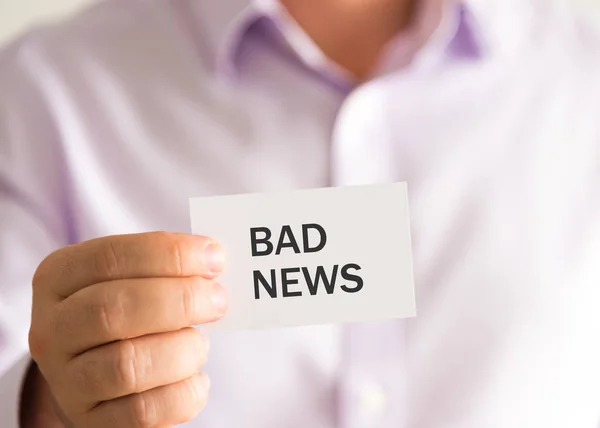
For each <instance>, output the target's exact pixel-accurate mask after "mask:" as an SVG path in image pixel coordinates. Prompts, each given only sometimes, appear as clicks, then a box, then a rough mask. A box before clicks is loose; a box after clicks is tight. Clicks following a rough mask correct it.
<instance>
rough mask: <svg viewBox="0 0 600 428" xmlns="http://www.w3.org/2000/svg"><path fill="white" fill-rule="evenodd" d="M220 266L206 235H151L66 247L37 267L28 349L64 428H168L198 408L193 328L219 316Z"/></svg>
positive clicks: (199, 354) (203, 388)
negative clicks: (57, 410) (64, 424)
mask: <svg viewBox="0 0 600 428" xmlns="http://www.w3.org/2000/svg"><path fill="white" fill-rule="evenodd" d="M223 262H224V259H223V255H222V251H221V248H220V247H219V246H218V244H216V243H215V242H214V241H211V240H210V239H208V238H204V237H199V236H189V235H177V234H169V233H150V234H141V235H124V236H114V237H108V238H101V239H96V240H92V241H88V242H84V243H82V244H78V245H73V246H70V247H66V248H64V249H62V250H59V251H57V252H55V253H53V254H51V255H50V256H48V257H47V258H46V259H45V260H44V261H43V262H42V263H41V265H40V266H39V268H38V269H37V272H36V274H35V276H34V279H33V312H32V325H31V331H30V335H29V345H30V349H31V354H32V356H33V358H34V360H35V361H36V363H37V365H38V366H39V369H40V371H41V373H42V374H43V376H44V378H45V379H46V381H47V383H48V385H49V387H50V390H51V391H52V395H53V397H54V400H55V401H56V403H57V405H58V407H59V411H60V413H62V414H63V415H64V417H65V418H66V419H67V423H66V425H67V426H69V425H70V426H73V427H85V428H105V427H111V428H121V427H123V428H125V427H127V428H130V427H135V428H143V427H170V426H172V425H176V424H179V423H183V422H186V421H188V420H191V419H193V418H194V417H195V416H196V415H197V414H198V413H199V412H200V411H201V410H202V408H203V407H204V404H205V402H206V399H207V394H208V389H209V380H208V378H207V376H206V375H205V374H202V373H199V371H198V370H199V368H200V367H201V366H202V365H203V364H204V362H205V361H206V354H207V351H208V343H207V342H206V340H205V339H203V337H202V335H201V334H200V333H198V332H197V331H196V330H195V329H193V328H191V326H194V325H197V324H203V323H208V322H212V321H216V320H218V319H220V318H221V317H222V316H223V315H224V314H225V312H226V310H227V305H228V299H227V294H226V291H225V289H224V288H223V287H222V286H221V285H219V284H217V283H216V282H215V281H214V278H215V277H216V276H217V275H218V274H219V273H220V271H221V270H222V268H223ZM25 398H26V397H25ZM32 410H34V409H32Z"/></svg>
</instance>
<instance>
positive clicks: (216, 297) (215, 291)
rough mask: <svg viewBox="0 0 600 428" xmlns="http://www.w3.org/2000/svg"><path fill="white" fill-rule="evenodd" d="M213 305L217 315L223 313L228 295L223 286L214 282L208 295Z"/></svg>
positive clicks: (227, 303) (226, 305)
mask: <svg viewBox="0 0 600 428" xmlns="http://www.w3.org/2000/svg"><path fill="white" fill-rule="evenodd" d="M210 299H211V302H212V304H213V307H214V308H215V310H216V311H217V313H218V314H219V315H221V314H224V313H225V312H226V311H227V308H228V307H229V295H228V293H227V290H226V289H225V287H223V286H222V285H219V284H215V285H214V286H213V288H212V294H211V296H210Z"/></svg>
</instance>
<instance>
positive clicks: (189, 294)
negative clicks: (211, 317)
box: [179, 278, 198, 321]
mask: <svg viewBox="0 0 600 428" xmlns="http://www.w3.org/2000/svg"><path fill="white" fill-rule="evenodd" d="M195 281H198V279H195V278H188V279H186V280H185V281H183V286H182V287H180V288H179V290H180V291H181V313H182V314H183V316H184V317H185V320H187V321H193V320H195V319H197V318H198V309H197V302H196V289H197V287H196V285H195Z"/></svg>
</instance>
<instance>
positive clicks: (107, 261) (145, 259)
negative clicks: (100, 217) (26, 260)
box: [33, 232, 225, 299]
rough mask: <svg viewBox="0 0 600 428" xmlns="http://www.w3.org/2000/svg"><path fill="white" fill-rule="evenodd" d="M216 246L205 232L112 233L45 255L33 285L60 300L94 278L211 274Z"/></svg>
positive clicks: (218, 253) (219, 253)
mask: <svg viewBox="0 0 600 428" xmlns="http://www.w3.org/2000/svg"><path fill="white" fill-rule="evenodd" d="M224 261H225V260H224V254H223V249H222V248H221V246H220V245H219V244H218V243H217V242H216V241H214V240H212V239H211V238H208V237H205V236H196V235H185V234H178V233H168V232H152V233H142V234H134V235H115V236H108V237H105V238H98V239H93V240H90V241H86V242H82V243H80V244H75V245H71V246H68V247H65V248H63V249H60V250H58V251H55V252H54V253H52V254H50V255H49V256H48V257H47V258H46V259H45V260H44V261H43V262H42V263H41V264H40V266H39V267H38V269H37V271H36V273H35V276H34V279H33V285H34V287H36V284H43V287H44V288H45V289H46V288H47V289H48V290H50V291H51V292H53V293H55V294H57V295H58V296H60V297H61V298H63V299H64V298H66V297H68V296H70V295H72V294H74V293H76V292H77V291H79V290H81V289H83V288H85V287H88V286H90V285H93V284H97V283H100V282H107V281H114V280H120V279H134V278H156V277H189V276H201V277H204V278H207V279H212V278H214V277H216V276H217V275H218V274H219V273H220V272H221V270H222V269H223V266H224Z"/></svg>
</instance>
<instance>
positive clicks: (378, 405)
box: [358, 384, 388, 417]
mask: <svg viewBox="0 0 600 428" xmlns="http://www.w3.org/2000/svg"><path fill="white" fill-rule="evenodd" d="M387 405H388V397H387V394H386V392H385V390H384V389H383V388H382V387H381V386H380V385H377V384H369V385H365V386H363V387H362V388H361V389H360V391H359V393H358V407H359V411H360V412H361V413H362V414H364V415H365V416H370V417H377V416H380V415H381V414H382V413H383V412H384V411H385V409H386V407H387Z"/></svg>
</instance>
